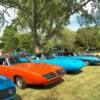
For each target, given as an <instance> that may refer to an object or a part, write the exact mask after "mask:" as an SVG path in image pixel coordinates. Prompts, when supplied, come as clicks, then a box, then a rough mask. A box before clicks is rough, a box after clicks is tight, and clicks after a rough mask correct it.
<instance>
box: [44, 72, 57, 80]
mask: <svg viewBox="0 0 100 100" xmlns="http://www.w3.org/2000/svg"><path fill="white" fill-rule="evenodd" d="M43 76H44V77H45V78H47V79H52V78H55V77H56V74H54V73H48V74H46V75H43Z"/></svg>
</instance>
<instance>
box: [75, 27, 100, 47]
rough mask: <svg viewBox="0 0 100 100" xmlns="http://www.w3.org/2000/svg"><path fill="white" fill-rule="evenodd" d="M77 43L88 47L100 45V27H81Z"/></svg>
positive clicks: (77, 35)
mask: <svg viewBox="0 0 100 100" xmlns="http://www.w3.org/2000/svg"><path fill="white" fill-rule="evenodd" d="M76 41H77V42H76V43H77V45H78V46H83V47H86V48H87V49H89V48H92V47H100V29H99V27H98V26H96V27H86V28H81V29H79V30H78V31H77V34H76Z"/></svg>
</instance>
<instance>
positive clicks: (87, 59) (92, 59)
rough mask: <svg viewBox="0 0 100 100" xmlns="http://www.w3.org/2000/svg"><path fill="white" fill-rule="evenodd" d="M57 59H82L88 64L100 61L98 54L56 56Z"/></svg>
mask: <svg viewBox="0 0 100 100" xmlns="http://www.w3.org/2000/svg"><path fill="white" fill-rule="evenodd" d="M56 59H66V60H67V59H76V60H82V61H84V62H86V63H88V64H97V63H100V58H99V57H96V56H85V55H82V56H56Z"/></svg>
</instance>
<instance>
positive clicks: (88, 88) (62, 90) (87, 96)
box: [16, 66, 100, 100]
mask: <svg viewBox="0 0 100 100" xmlns="http://www.w3.org/2000/svg"><path fill="white" fill-rule="evenodd" d="M16 100H100V66H87V67H85V68H84V69H82V72H80V73H77V74H66V75H65V76H64V77H63V78H62V80H59V81H58V82H57V83H56V84H52V85H49V86H46V87H43V86H28V88H26V89H22V90H21V89H19V88H17V96H16Z"/></svg>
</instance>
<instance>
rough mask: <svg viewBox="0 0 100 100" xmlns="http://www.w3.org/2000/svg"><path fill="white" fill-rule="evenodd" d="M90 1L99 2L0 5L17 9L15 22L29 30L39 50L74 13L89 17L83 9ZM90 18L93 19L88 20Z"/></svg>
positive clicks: (23, 0) (18, 0) (12, 0)
mask: <svg viewBox="0 0 100 100" xmlns="http://www.w3.org/2000/svg"><path fill="white" fill-rule="evenodd" d="M91 1H92V2H93V3H95V2H96V1H98V2H99V0H49V1H48V0H0V5H2V6H5V7H6V8H11V7H13V8H16V9H18V17H17V20H16V21H17V22H18V24H20V25H21V26H22V27H24V28H26V27H28V28H29V29H30V30H31V35H32V38H33V43H34V44H35V45H36V47H40V48H41V47H42V46H43V45H45V43H46V42H47V41H48V40H49V39H50V38H51V37H52V36H53V35H54V34H56V33H57V32H58V31H59V30H60V29H62V27H63V26H65V24H66V25H67V24H68V23H69V18H70V16H71V15H73V14H75V13H78V14H80V15H82V16H83V15H85V17H88V16H87V15H91V14H88V11H86V10H85V9H84V6H85V5H86V4H87V3H89V2H91ZM97 8H98V7H97ZM4 12H6V10H5V11H4ZM91 18H92V19H93V18H94V17H89V18H88V19H91ZM16 21H14V22H16ZM91 21H93V20H91Z"/></svg>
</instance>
